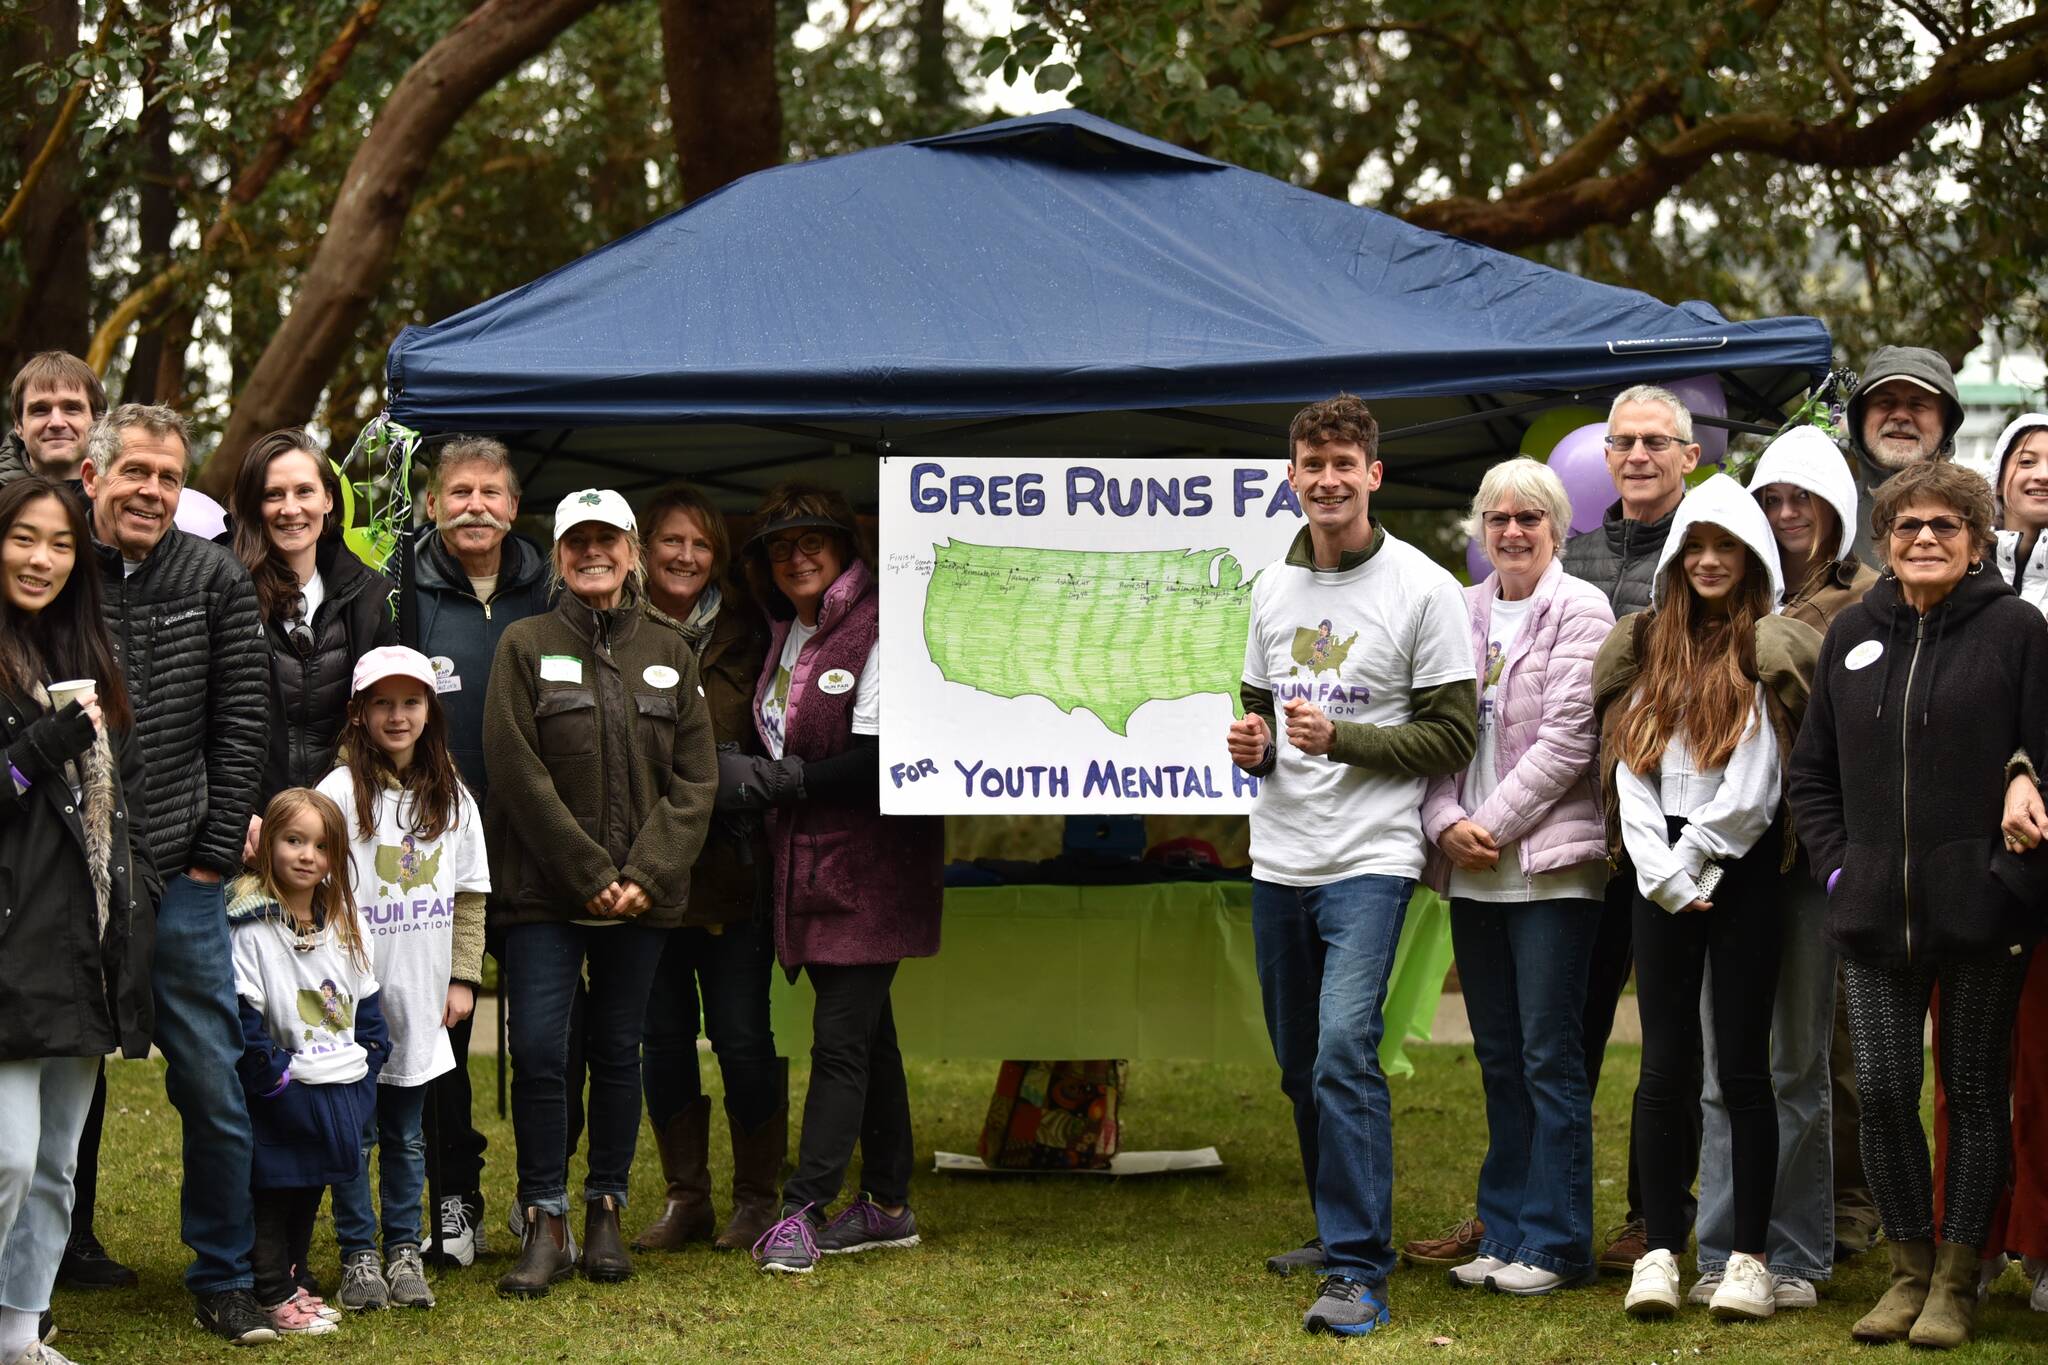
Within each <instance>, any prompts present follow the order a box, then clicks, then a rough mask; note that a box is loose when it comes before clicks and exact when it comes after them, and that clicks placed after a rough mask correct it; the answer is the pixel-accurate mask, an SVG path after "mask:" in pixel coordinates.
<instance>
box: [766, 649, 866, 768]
mask: <svg viewBox="0 0 2048 1365" xmlns="http://www.w3.org/2000/svg"><path fill="white" fill-rule="evenodd" d="M817 633H818V628H817V627H816V626H807V625H805V624H804V623H803V622H801V621H791V622H790V623H789V638H787V639H786V640H784V641H783V642H782V658H781V659H780V660H779V661H778V662H777V663H776V665H775V681H774V683H773V684H771V685H770V686H769V688H768V695H767V696H765V697H763V698H762V699H761V729H762V731H763V732H764V734H763V736H762V738H763V739H764V740H765V741H766V743H767V745H768V757H770V758H781V757H782V744H783V738H782V722H783V719H784V717H786V716H787V715H788V714H789V679H790V675H791V673H792V672H793V671H794V670H795V669H796V661H797V658H798V657H799V656H800V655H802V653H803V652H804V646H805V645H807V644H809V643H810V642H811V637H812V636H814V635H816V634H817ZM811 686H812V687H814V688H816V689H817V690H819V691H820V692H824V693H827V694H829V695H833V696H837V695H838V694H839V693H841V692H844V691H846V689H847V688H849V687H853V688H858V689H859V690H858V691H857V692H855V693H854V696H853V726H852V728H853V733H855V734H857V735H879V734H881V733H882V658H881V641H879V640H877V641H876V642H875V643H874V644H872V645H870V646H868V657H867V660H866V662H864V663H862V664H861V666H860V676H859V677H858V678H854V677H851V676H849V675H848V674H847V672H846V670H845V669H843V668H828V669H826V670H825V671H824V672H823V673H821V674H819V675H818V676H817V677H815V678H812V679H811Z"/></svg>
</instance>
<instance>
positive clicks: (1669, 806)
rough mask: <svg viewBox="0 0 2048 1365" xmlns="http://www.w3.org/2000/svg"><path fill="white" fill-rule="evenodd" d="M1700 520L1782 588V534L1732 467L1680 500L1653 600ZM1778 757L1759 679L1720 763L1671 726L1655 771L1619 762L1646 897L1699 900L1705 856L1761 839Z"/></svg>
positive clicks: (1625, 837)
mask: <svg viewBox="0 0 2048 1365" xmlns="http://www.w3.org/2000/svg"><path fill="white" fill-rule="evenodd" d="M1839 458H1840V457H1839V456H1837V459H1838V460H1839ZM1697 525H1714V526H1719V527H1721V528H1722V529H1723V530H1726V531H1729V532H1732V533H1733V534H1734V535H1735V537H1736V538H1737V539H1738V540H1740V541H1741V542H1742V543H1743V544H1744V545H1746V546H1748V547H1749V548H1750V550H1751V551H1753V552H1754V553H1755V555H1756V557H1757V558H1758V559H1759V560H1761V561H1762V562H1763V566H1764V568H1765V570H1766V571H1767V572H1768V573H1769V574H1770V579H1771V600H1772V601H1773V602H1776V601H1778V600H1780V599H1781V598H1782V597H1783V596H1784V592H1785V579H1784V575H1783V574H1782V573H1781V572H1780V570H1779V567H1778V542H1777V540H1776V538H1775V537H1773V536H1772V535H1771V527H1770V523H1769V522H1768V521H1766V520H1765V519H1764V513H1763V509H1762V508H1760V507H1758V506H1757V505H1756V500H1755V499H1754V498H1752V497H1751V496H1750V495H1749V493H1748V491H1747V490H1745V489H1744V488H1743V486H1742V485H1741V484H1739V483H1737V482H1735V480H1734V479H1732V478H1730V477H1728V476H1727V475H1726V474H1715V475H1713V476H1712V477H1711V478H1709V479H1707V480H1706V481H1705V482H1703V483H1701V484H1700V485H1699V486H1698V487H1697V488H1695V489H1693V490H1692V491H1691V492H1690V493H1687V494H1686V495H1685V501H1683V502H1681V503H1679V504H1678V513H1677V515H1676V516H1674V517H1673V518H1672V520H1671V534H1670V536H1669V537H1668V538H1666V540H1665V542H1664V553H1663V554H1662V555H1661V556H1660V557H1659V558H1658V561H1657V577H1656V580H1655V583H1654V586H1653V588H1652V593H1653V597H1652V600H1653V601H1654V600H1655V595H1656V594H1661V593H1662V591H1663V587H1664V571H1665V569H1666V568H1667V567H1668V566H1669V565H1670V563H1671V561H1672V560H1673V559H1674V558H1676V557H1678V556H1679V554H1680V553H1681V552H1682V551H1683V549H1684V546H1685V536H1686V531H1687V530H1688V529H1689V528H1690V527H1693V526H1697ZM1780 761H1781V756H1780V755H1779V753H1778V740H1777V736H1776V735H1774V734H1773V733H1772V731H1771V727H1770V725H1769V723H1768V722H1767V721H1766V719H1765V713H1764V694H1763V687H1762V685H1761V684H1758V686H1757V688H1756V695H1755V698H1754V700H1753V702H1752V703H1751V706H1750V716H1749V728H1748V729H1747V730H1745V731H1744V732H1743V736H1742V739H1741V740H1740V741H1739V742H1738V743H1737V744H1736V746H1735V752H1734V753H1732V754H1730V755H1729V756H1728V762H1727V763H1726V764H1725V765H1724V766H1722V767H1720V768H1710V769H1707V770H1705V771H1701V770H1700V769H1699V768H1698V766H1697V765H1696V764H1695V763H1694V762H1693V756H1692V750H1691V748H1690V747H1689V746H1688V745H1687V743H1686V740H1685V736H1684V735H1683V734H1674V735H1672V736H1671V737H1670V739H1669V740H1668V741H1667V742H1666V744H1665V746H1664V757H1663V759H1662V761H1661V762H1660V763H1659V764H1658V768H1657V771H1656V772H1655V773H1654V774H1650V775H1647V776H1645V775H1639V774H1637V773H1635V772H1633V771H1631V770H1630V768H1629V766H1628V764H1626V763H1616V764H1615V765H1614V773H1613V777H1614V788H1615V797H1616V800H1617V803H1618V804H1619V806H1620V808H1621V841H1622V844H1623V846H1624V847H1626V848H1627V849H1628V855H1629V859H1630V861H1632V862H1633V863H1634V864H1635V867H1636V887H1637V889H1638V890H1639V891H1641V892H1642V894H1643V899H1645V900H1647V901H1649V902H1651V903H1652V904H1653V905H1659V906H1662V907H1663V908H1664V909H1666V910H1668V911H1671V912H1672V913H1674V914H1675V913H1677V912H1678V911H1680V910H1683V909H1685V907H1686V906H1688V905H1690V904H1692V902H1693V901H1694V900H1696V899H1698V896H1699V892H1698V890H1697V888H1696V886H1695V882H1696V880H1697V878H1698V877H1699V875H1700V873H1701V872H1702V871H1703V870H1704V869H1705V867H1706V866H1707V864H1708V863H1714V862H1732V861H1734V860H1735V859H1737V858H1740V857H1742V855H1743V854H1745V853H1747V852H1749V851H1750V849H1752V848H1754V847H1755V846H1756V841H1757V840H1758V839H1761V838H1762V837H1763V836H1764V832H1765V831H1766V830H1768V829H1769V828H1770V827H1771V820H1772V819H1773V817H1775V816H1776V815H1777V813H1778V795H1779V788H1780V782H1779V771H1778V766H1779V763H1780ZM1672 816H1680V817H1684V818H1685V819H1686V820H1687V821H1688V823H1687V825H1686V827H1685V828H1684V829H1683V830H1681V831H1679V834H1678V838H1677V839H1676V840H1675V841H1674V840H1673V839H1672V838H1671V837H1670V835H1669V832H1668V829H1669V827H1668V825H1667V823H1666V821H1667V818H1668V817H1672Z"/></svg>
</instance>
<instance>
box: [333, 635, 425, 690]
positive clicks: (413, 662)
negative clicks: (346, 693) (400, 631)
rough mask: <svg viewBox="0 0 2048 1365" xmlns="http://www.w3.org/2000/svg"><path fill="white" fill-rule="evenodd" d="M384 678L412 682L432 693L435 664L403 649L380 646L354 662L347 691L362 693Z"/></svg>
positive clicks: (410, 650)
mask: <svg viewBox="0 0 2048 1365" xmlns="http://www.w3.org/2000/svg"><path fill="white" fill-rule="evenodd" d="M386 678H411V679H413V680H414V681H416V682H419V683H421V684H423V685H424V686H425V687H426V689H427V691H429V692H432V691H433V690H434V664H433V661H432V660H431V659H429V658H427V656H426V655H424V654H422V653H420V652H419V651H418V650H416V649H408V648H406V647H405V646H404V645H379V646H377V648H375V649H373V650H370V651H369V652H368V653H366V654H364V655H363V657H362V658H360V659H358V660H356V671H355V676H354V677H353V678H352V679H350V686H349V690H350V691H351V692H361V691H363V690H364V689H366V688H369V687H373V686H375V685H376V684H378V683H380V682H382V681H384V679H386Z"/></svg>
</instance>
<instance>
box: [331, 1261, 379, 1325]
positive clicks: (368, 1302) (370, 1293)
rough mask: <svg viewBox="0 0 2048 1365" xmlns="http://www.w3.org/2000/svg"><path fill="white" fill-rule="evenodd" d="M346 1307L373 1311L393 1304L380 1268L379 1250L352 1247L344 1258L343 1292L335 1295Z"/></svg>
mask: <svg viewBox="0 0 2048 1365" xmlns="http://www.w3.org/2000/svg"><path fill="white" fill-rule="evenodd" d="M335 1298H336V1299H338V1300H339V1301H340V1303H341V1306H342V1307H343V1308H346V1309H348V1310H349V1311H351V1312H361V1313H370V1312H375V1311H376V1310H377V1309H379V1308H388V1307H389V1306H390V1305H391V1286H389V1285H387V1284H385V1283H384V1272H383V1271H381V1270H379V1269H377V1253H376V1252H374V1251H352V1252H350V1253H349V1254H348V1255H346V1256H344V1257H342V1258H341V1293H339V1294H337V1295H335Z"/></svg>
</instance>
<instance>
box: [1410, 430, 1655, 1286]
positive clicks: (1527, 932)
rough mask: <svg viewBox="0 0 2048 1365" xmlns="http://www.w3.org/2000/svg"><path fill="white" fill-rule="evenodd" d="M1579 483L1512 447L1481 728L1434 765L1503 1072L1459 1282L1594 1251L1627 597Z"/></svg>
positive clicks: (1478, 1035)
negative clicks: (1577, 529)
mask: <svg viewBox="0 0 2048 1365" xmlns="http://www.w3.org/2000/svg"><path fill="white" fill-rule="evenodd" d="M1571 516H1572V512H1571V501H1570V499H1569V497H1568V496H1567V495H1566V493H1565V489H1564V485H1563V483H1562V482H1560V481H1559V479H1558V477H1557V475H1556V474H1555V473H1554V472H1553V471H1552V470H1550V469H1549V468H1548V467H1547V466H1545V465H1542V464H1539V463H1537V462H1536V461H1535V460H1531V459H1527V458H1516V459H1512V460H1509V461H1507V462H1506V463H1504V464H1498V465H1495V466H1494V467H1493V468H1492V469H1490V470H1488V471H1487V473H1486V477H1485V478H1484V479H1483V480H1481V481H1480V485H1479V493H1478V496H1477V497H1475V498H1474V499H1473V500H1472V513H1471V519H1470V521H1469V523H1468V527H1469V530H1470V532H1471V534H1473V535H1474V536H1478V537H1480V543H1481V545H1482V546H1483V548H1484V550H1485V554H1486V558H1487V561H1488V562H1489V563H1490V564H1492V565H1493V573H1492V574H1490V575H1489V576H1488V577H1487V578H1485V579H1484V580H1482V581H1481V582H1479V583H1476V584H1474V585H1473V586H1472V587H1470V588H1467V589H1466V590H1465V599H1466V604H1467V607H1468V611H1469V615H1470V620H1471V626H1472V652H1473V655H1474V657H1475V659H1476V661H1477V664H1478V668H1479V748H1478V751H1477V753H1475V754H1474V756H1473V759H1472V764H1471V766H1470V767H1469V768H1467V769H1466V770H1465V771H1464V772H1463V773H1461V774H1458V775H1457V776H1454V777H1440V778H1437V779H1436V780H1435V781H1434V782H1432V783H1431V784H1430V787H1429V792H1428V795H1427V796H1426V797H1425V799H1424V802H1423V807H1422V827H1423V833H1424V834H1425V835H1426V836H1427V837H1428V839H1429V840H1430V842H1431V843H1433V844H1434V845H1436V851H1435V853H1433V855H1432V857H1431V860H1430V864H1429V866H1428V868H1427V869H1426V870H1425V872H1424V879H1425V880H1426V881H1427V882H1428V884H1429V885H1430V886H1431V887H1432V888H1434V889H1435V890H1437V891H1438V892H1439V893H1441V894H1444V895H1447V896H1449V897H1450V901H1451V939H1452V943H1453V944H1454V946H1455V949H1456V952H1457V960H1458V975H1459V979H1460V981H1461V982H1462V984H1463V987H1464V991H1465V1008H1466V1013H1467V1014H1468V1016H1469V1017H1470V1019H1471V1023H1472V1046H1473V1052H1474V1054H1475V1055H1476V1056H1477V1057H1478V1059H1479V1070H1480V1077H1481V1079H1482V1081H1483V1082H1484V1084H1485V1087H1486V1120H1487V1129H1488V1146H1487V1153H1486V1160H1485V1161H1484V1163H1482V1164H1481V1166H1480V1168H1479V1201H1478V1202H1479V1221H1480V1223H1481V1224H1482V1225H1483V1233H1482V1235H1481V1237H1480V1241H1479V1256H1478V1258H1477V1259H1476V1260H1472V1261H1469V1262H1467V1263H1466V1264H1464V1265H1460V1266H1457V1267H1455V1268H1453V1269H1452V1270H1451V1271H1450V1272H1449V1275H1450V1282H1451V1284H1452V1285H1453V1286H1454V1287H1463V1288H1473V1287H1477V1286H1479V1285H1482V1284H1483V1285H1485V1286H1486V1287H1487V1288H1488V1289H1492V1290H1495V1291H1497V1292H1499V1293H1503V1294H1518V1295H1535V1294H1547V1293H1549V1292H1551V1291H1552V1290H1554V1289H1559V1288H1563V1287H1565V1286H1567V1285H1571V1284H1575V1283H1578V1282H1580V1281H1582V1280H1585V1279H1587V1278H1590V1276H1591V1275H1592V1274H1593V1273H1594V1267H1593V1170H1592V1154H1593V1117H1592V1094H1591V1091H1590V1090H1589V1088H1588V1086H1587V1081H1586V1070H1585V1054H1584V1049H1583V1046H1582V1043H1581V1039H1580V1034H1579V1014H1580V1010H1581V1008H1582V1006H1583V1005H1584V1002H1585V993H1586V973H1587V969H1588V965H1589V963H1590V960H1591V954H1592V951H1593V939H1594V935H1595V933H1596V932H1597V931H1598V929H1599V925H1600V908H1601V907H1600V897H1601V894H1602V891H1603V889H1604V887H1605V886H1606V883H1607V846H1606V840H1605V834H1604V826H1603V824H1602V820H1601V811H1600V801H1599V794H1598V790H1597V788H1596V786H1595V782H1596V778H1595V775H1594V760H1595V758H1596V756H1597V753H1598V750H1599V742H1600V739H1599V732H1598V730H1597V729H1596V728H1595V726H1594V724H1593V659H1594V657H1595V656H1596V655H1597V654H1598V653H1599V651H1600V646H1601V644H1602V643H1603V642H1604V641H1605V640H1606V638H1607V635H1608V632H1609V631H1611V630H1612V629H1613V628H1614V613H1613V611H1612V609H1611V608H1609V606H1608V605H1607V597H1606V595H1605V594H1604V593H1602V592H1601V591H1600V590H1599V589H1598V588H1596V587H1594V586H1593V585H1592V584H1590V583H1587V582H1585V581H1583V580H1581V579H1577V578H1573V577H1571V576H1570V575H1568V574H1567V573H1565V571H1564V566H1563V565H1562V564H1561V563H1560V562H1559V561H1558V549H1559V546H1560V544H1561V542H1562V540H1563V536H1564V532H1565V531H1566V529H1567V528H1569V527H1570V525H1571Z"/></svg>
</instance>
